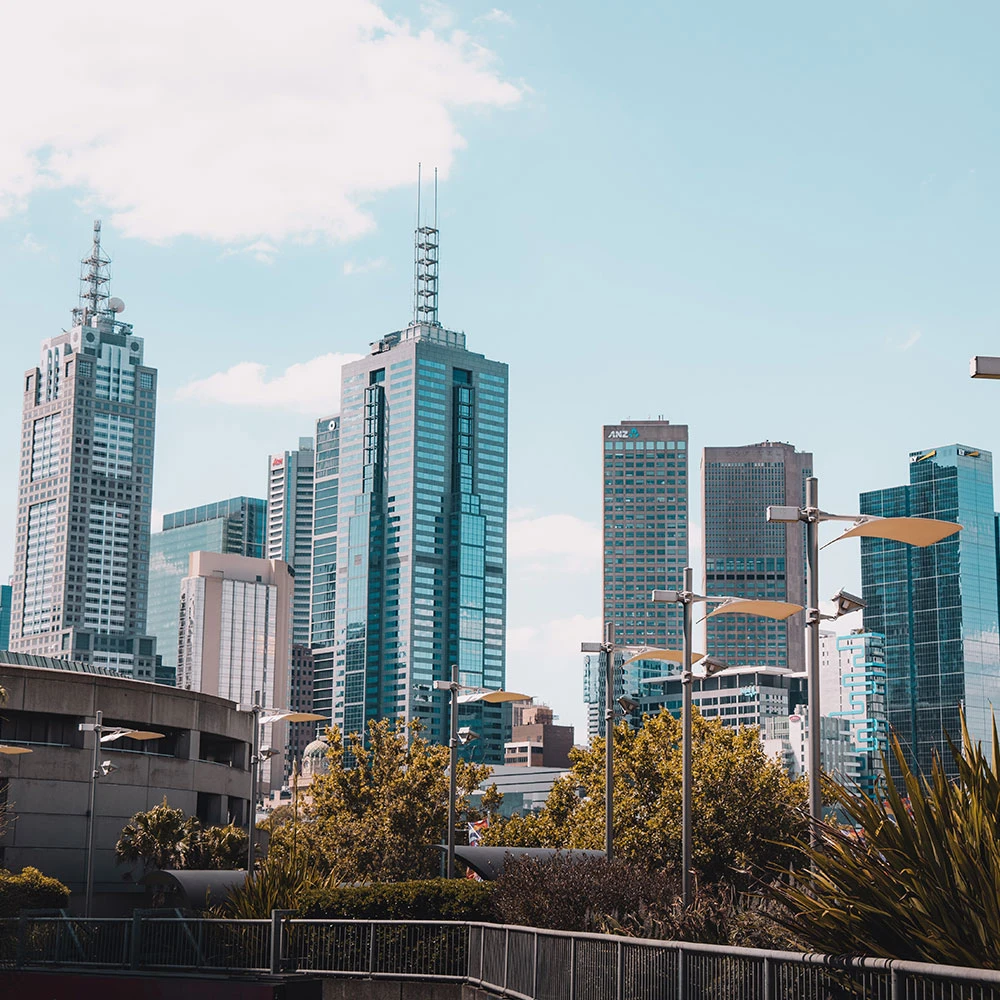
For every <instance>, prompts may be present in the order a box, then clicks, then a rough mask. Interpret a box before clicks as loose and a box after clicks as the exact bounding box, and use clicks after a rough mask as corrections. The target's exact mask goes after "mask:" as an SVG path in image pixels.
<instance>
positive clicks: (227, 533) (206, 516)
mask: <svg viewBox="0 0 1000 1000" xmlns="http://www.w3.org/2000/svg"><path fill="white" fill-rule="evenodd" d="M265 511H266V504H265V503H264V501H263V500H260V499H256V498H254V497H233V498H232V499H230V500H220V501H218V502H217V503H209V504H202V505H201V506H200V507H189V508H188V509H186V510H179V511H175V512H173V513H170V514H164V515H163V530H162V531H159V532H156V533H155V534H153V535H151V536H150V545H149V548H150V552H149V615H148V629H149V632H150V634H151V635H155V636H156V639H157V651H158V652H159V654H160V657H161V662H160V664H159V666H158V668H157V675H156V680H157V681H158V682H160V683H163V684H171V685H172V684H173V683H174V679H175V676H176V671H177V638H178V607H179V601H180V593H181V580H183V579H184V577H186V576H187V575H188V559H189V556H190V555H191V553H192V552H229V553H232V554H234V555H241V556H251V557H252V558H255V559H259V558H261V550H262V549H263V545H264V521H265Z"/></svg>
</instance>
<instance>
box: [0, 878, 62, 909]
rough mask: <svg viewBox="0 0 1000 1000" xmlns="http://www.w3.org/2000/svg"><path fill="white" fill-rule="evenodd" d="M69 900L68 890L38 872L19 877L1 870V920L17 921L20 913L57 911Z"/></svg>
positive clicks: (56, 880)
mask: <svg viewBox="0 0 1000 1000" xmlns="http://www.w3.org/2000/svg"><path fill="white" fill-rule="evenodd" d="M68 900H69V889H67V888H66V886H64V885H63V884H62V882H60V881H59V880H58V879H55V878H50V877H49V876H48V875H43V874H42V873H41V872H40V871H39V870H38V869H37V868H24V869H22V871H21V872H20V874H18V875H15V874H14V873H13V872H10V871H5V870H2V869H0V917H16V916H17V915H18V913H20V911H21V910H58V909H61V908H62V907H64V906H65V905H66V902H67V901H68Z"/></svg>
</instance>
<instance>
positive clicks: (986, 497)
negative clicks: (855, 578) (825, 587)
mask: <svg viewBox="0 0 1000 1000" xmlns="http://www.w3.org/2000/svg"><path fill="white" fill-rule="evenodd" d="M861 511H862V513H865V514H875V515H879V516H883V517H932V518H937V519H939V520H943V521H957V522H958V523H959V524H961V525H962V531H960V532H959V533H958V534H957V535H953V536H952V537H951V538H946V539H945V540H944V541H942V542H938V543H937V544H936V545H931V546H927V547H926V548H914V547H912V546H907V545H904V544H902V543H899V542H891V541H885V540H881V539H874V538H872V539H869V538H864V539H862V541H861V578H862V588H863V596H864V599H865V601H866V602H867V605H868V606H867V608H866V609H865V612H864V621H865V628H866V630H868V631H872V632H878V633H881V634H883V635H885V665H886V674H887V687H886V706H887V715H888V720H889V725H890V727H891V729H892V731H893V732H894V733H895V735H896V736H897V737H898V738H899V740H900V743H901V745H902V747H903V750H904V752H905V753H906V755H907V757H908V759H909V761H910V763H911V765H912V766H915V767H916V768H918V769H920V770H921V771H924V772H927V771H928V770H929V768H930V763H931V760H932V758H933V755H934V754H937V755H938V756H939V757H940V758H941V760H942V762H943V763H944V765H945V768H946V770H947V771H948V773H949V774H952V775H954V771H955V769H954V765H953V763H952V759H951V754H950V752H949V750H948V744H947V738H948V737H949V736H950V737H951V738H952V739H953V740H957V739H958V738H959V737H960V733H961V723H960V713H961V711H962V710H963V709H964V711H965V716H966V720H967V722H968V726H969V731H970V733H971V734H972V737H973V739H976V740H982V741H984V742H985V741H988V740H989V739H990V737H991V727H992V714H993V705H994V704H997V703H998V702H1000V638H998V617H1000V615H998V599H997V557H996V553H997V539H996V518H995V514H994V504H993V458H992V455H991V454H990V453H989V452H988V451H983V450H981V449H978V448H970V447H968V446H965V445H948V446H946V447H941V448H935V449H931V450H928V451H923V452H914V453H912V454H911V455H910V483H909V485H908V486H900V487H895V488H891V489H885V490H877V491H874V492H871V493H863V494H862V495H861Z"/></svg>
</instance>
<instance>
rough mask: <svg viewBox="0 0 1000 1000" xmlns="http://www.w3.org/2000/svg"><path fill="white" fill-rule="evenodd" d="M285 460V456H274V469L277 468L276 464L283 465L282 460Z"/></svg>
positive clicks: (272, 461) (272, 463)
mask: <svg viewBox="0 0 1000 1000" xmlns="http://www.w3.org/2000/svg"><path fill="white" fill-rule="evenodd" d="M284 460H285V459H284V457H283V456H281V455H276V456H275V457H274V458H272V459H271V468H272V469H273V468H275V466H278V465H281V464H282V462H284Z"/></svg>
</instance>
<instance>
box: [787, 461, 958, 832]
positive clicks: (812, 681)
mask: <svg viewBox="0 0 1000 1000" xmlns="http://www.w3.org/2000/svg"><path fill="white" fill-rule="evenodd" d="M767 520H768V522H769V523H772V524H773V523H778V524H788V523H795V522H797V521H804V522H805V525H806V592H807V600H808V601H809V607H808V608H807V609H806V672H807V676H808V681H807V683H808V686H809V704H808V718H809V754H808V765H809V818H810V819H811V820H812V823H811V828H812V829H811V834H810V838H811V840H812V842H813V844H814V845H815V843H816V834H817V830H816V824H817V823H818V822H819V821H820V820H821V819H822V818H823V800H822V796H821V792H820V775H819V772H820V705H819V626H820V622H821V621H823V620H824V619H829V617H830V616H828V615H822V614H820V610H819V525H820V522H822V521H849V522H851V525H852V526H851V527H850V528H848V529H847V530H846V531H845V532H844V533H843V534H841V535H838V537H837V538H834V539H833V541H832V542H827V545H832V544H833V542H839V541H840V540H841V539H843V538H884V539H886V540H888V541H893V542H903V543H905V544H907V545H914V546H916V547H917V548H923V547H924V546H927V545H934V544H935V543H936V542H940V541H942V540H943V539H945V538H949V537H950V536H951V535H954V534H956V533H957V532H959V531H961V530H962V526H961V525H960V524H956V523H955V522H954V521H939V520H936V519H935V518H930V517H876V516H874V515H871V514H829V513H827V512H826V511H824V510H820V508H819V481H818V480H817V479H815V478H810V479H807V480H806V504H805V506H804V507H768V508H767ZM823 547H824V548H826V546H823ZM835 600H836V601H837V604H838V609H837V612H838V613H837V614H836V615H834V616H833V617H834V618H836V617H839V615H841V614H849V613H850V612H851V611H858V610H860V609H862V608H863V607H864V601H862V600H860V598H854V597H851V595H850V594H844V593H843V591H841V593H840V594H838V595H837V598H835Z"/></svg>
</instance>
